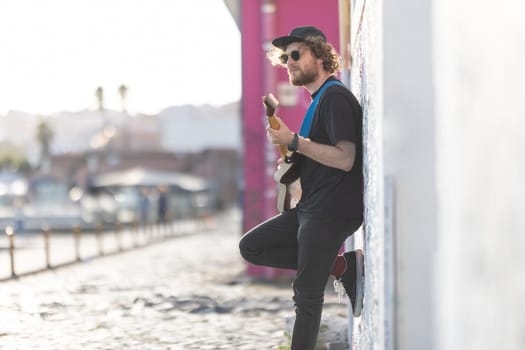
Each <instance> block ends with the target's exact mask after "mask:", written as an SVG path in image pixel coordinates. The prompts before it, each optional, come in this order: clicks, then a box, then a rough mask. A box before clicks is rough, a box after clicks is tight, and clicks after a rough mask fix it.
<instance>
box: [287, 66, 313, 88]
mask: <svg viewBox="0 0 525 350" xmlns="http://www.w3.org/2000/svg"><path fill="white" fill-rule="evenodd" d="M292 73H295V74H292ZM317 76H318V74H317V71H315V70H307V71H302V70H296V71H293V72H288V78H289V79H290V83H291V84H292V85H295V86H304V85H307V84H310V83H312V82H314V81H315V80H316V79H317Z"/></svg>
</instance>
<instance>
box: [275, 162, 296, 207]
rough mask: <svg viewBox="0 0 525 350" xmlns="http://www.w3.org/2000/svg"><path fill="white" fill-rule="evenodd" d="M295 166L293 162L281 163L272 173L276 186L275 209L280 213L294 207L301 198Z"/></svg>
mask: <svg viewBox="0 0 525 350" xmlns="http://www.w3.org/2000/svg"><path fill="white" fill-rule="evenodd" d="M297 167H298V165H297V164H295V163H283V164H281V165H279V167H278V168H277V171H276V172H275V173H274V174H273V179H274V181H275V182H276V183H277V186H278V192H277V210H279V212H280V213H282V212H283V211H286V210H290V209H293V208H295V207H296V206H297V202H299V199H300V198H301V181H300V179H299V176H298V175H299V174H298V169H297Z"/></svg>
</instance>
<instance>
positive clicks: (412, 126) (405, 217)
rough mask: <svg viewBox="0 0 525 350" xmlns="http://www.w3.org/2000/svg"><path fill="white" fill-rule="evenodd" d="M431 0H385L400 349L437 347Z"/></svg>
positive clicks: (386, 128) (387, 147) (388, 155)
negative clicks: (435, 322) (435, 325)
mask: <svg viewBox="0 0 525 350" xmlns="http://www.w3.org/2000/svg"><path fill="white" fill-rule="evenodd" d="M431 5H432V2H431V1H430V0H397V1H384V2H383V9H384V13H383V77H384V83H383V84H384V85H383V87H384V89H383V94H384V115H383V123H384V125H383V142H384V144H383V153H384V172H385V175H387V176H392V177H393V179H394V183H395V203H394V204H395V224H396V225H395V227H394V236H395V255H396V257H395V258H396V264H395V269H394V270H395V276H394V277H395V284H396V298H395V329H396V348H397V349H403V350H421V349H425V350H432V349H435V346H434V341H435V334H434V319H435V313H436V310H435V307H436V306H435V304H434V300H435V290H436V285H435V279H434V274H433V271H434V267H435V264H437V261H436V260H435V252H436V250H437V190H436V146H435V144H436V142H435V137H436V135H435V131H436V129H435V124H436V114H435V111H434V82H433V74H432V63H433V62H432V60H433V58H432V16H431V10H432V9H431Z"/></svg>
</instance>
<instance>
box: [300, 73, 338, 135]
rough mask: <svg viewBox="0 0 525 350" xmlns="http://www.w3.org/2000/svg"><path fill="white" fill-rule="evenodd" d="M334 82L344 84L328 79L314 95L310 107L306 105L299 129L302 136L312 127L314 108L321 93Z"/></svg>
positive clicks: (307, 133) (308, 132)
mask: <svg viewBox="0 0 525 350" xmlns="http://www.w3.org/2000/svg"><path fill="white" fill-rule="evenodd" d="M336 84H339V85H342V86H344V84H343V83H341V82H340V81H338V80H330V81H328V82H326V83H325V84H324V85H323V86H322V87H321V89H320V90H319V92H318V93H317V95H315V97H314V99H313V101H312V103H310V107H308V110H307V111H306V114H305V115H304V119H303V123H302V124H301V130H300V131H299V135H301V136H302V137H308V135H310V129H312V121H313V119H314V114H315V109H316V108H317V104H318V103H319V100H320V99H321V96H322V95H323V93H324V91H325V90H326V89H327V88H328V87H330V86H332V85H336Z"/></svg>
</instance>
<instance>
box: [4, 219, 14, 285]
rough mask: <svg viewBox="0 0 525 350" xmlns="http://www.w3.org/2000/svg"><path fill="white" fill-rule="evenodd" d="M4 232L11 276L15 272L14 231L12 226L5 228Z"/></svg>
mask: <svg viewBox="0 0 525 350" xmlns="http://www.w3.org/2000/svg"><path fill="white" fill-rule="evenodd" d="M5 234H6V235H7V238H8V239H9V257H10V260H11V277H16V273H15V231H14V230H13V227H12V226H7V227H6V228H5Z"/></svg>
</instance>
